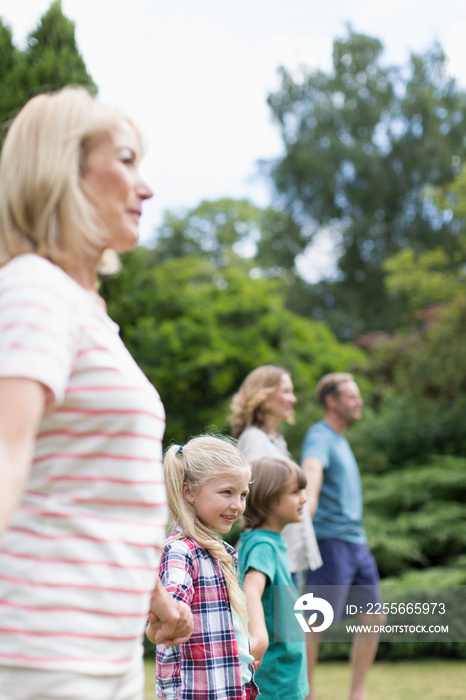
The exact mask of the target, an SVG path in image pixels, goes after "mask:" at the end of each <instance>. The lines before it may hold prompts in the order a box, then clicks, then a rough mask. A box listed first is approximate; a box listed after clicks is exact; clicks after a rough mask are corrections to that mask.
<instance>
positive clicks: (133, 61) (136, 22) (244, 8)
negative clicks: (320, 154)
mask: <svg viewBox="0 0 466 700" xmlns="http://www.w3.org/2000/svg"><path fill="white" fill-rule="evenodd" d="M49 5H50V1H49V0H0V17H1V18H2V20H3V21H4V22H5V23H6V24H8V25H9V26H10V27H11V28H12V29H13V34H14V40H15V43H16V45H18V46H21V45H23V44H24V41H25V39H26V36H27V33H28V32H29V31H32V30H33V29H34V28H35V27H36V25H37V23H38V21H39V18H40V16H41V15H42V14H43V13H44V12H45V11H46V10H47V8H48V7H49ZM62 7H63V12H64V13H65V15H66V16H67V17H68V18H69V19H71V20H73V21H74V22H75V24H76V37H77V41H78V46H79V49H80V51H81V53H82V55H83V58H84V60H85V62H86V65H87V68H88V70H89V72H90V74H91V75H92V77H93V79H94V81H95V82H96V83H97V85H98V87H99V96H100V99H101V100H102V101H104V102H108V103H112V104H118V105H120V106H122V107H123V108H124V109H125V110H126V111H127V112H128V113H129V114H130V115H131V116H132V117H133V118H134V119H135V120H136V122H137V123H138V124H139V125H140V126H141V128H142V130H143V132H144V134H145V135H146V138H147V141H148V145H149V151H148V154H147V156H146V158H145V160H144V163H143V174H144V176H145V177H146V179H147V181H148V182H149V184H150V186H151V187H152V188H153V190H154V191H155V193H156V194H155V197H154V199H152V200H151V201H150V202H148V203H146V204H145V210H144V216H143V221H142V225H141V234H142V240H143V241H148V240H149V238H150V235H151V232H152V231H153V230H154V228H155V227H156V226H157V225H158V224H159V223H160V221H161V219H162V214H163V211H164V209H167V208H169V209H178V208H185V207H193V206H195V205H196V204H197V203H198V202H200V201H201V200H202V199H217V198H219V197H223V196H231V197H250V198H251V199H252V200H253V201H255V202H256V203H257V204H259V205H265V204H268V203H269V202H270V198H269V197H270V194H269V191H268V188H267V186H266V184H265V183H263V182H261V181H260V179H259V178H258V176H257V167H256V163H257V160H258V159H259V158H270V157H273V156H275V155H277V154H279V153H280V140H279V137H278V132H277V129H276V128H275V127H274V126H273V125H272V123H271V120H270V115H269V111H268V108H267V106H266V103H265V98H266V95H267V93H268V91H270V90H272V89H274V88H276V87H277V85H278V81H277V77H276V69H277V66H278V65H280V64H284V65H286V66H287V67H288V68H294V67H297V66H298V65H299V64H300V63H305V64H307V65H309V66H311V67H314V68H316V67H321V68H324V69H328V68H329V67H330V64H331V50H332V42H333V40H334V39H335V38H336V37H342V36H345V34H346V25H347V24H348V23H350V24H351V26H352V28H353V29H354V30H355V31H357V32H364V33H366V34H370V35H372V36H375V37H378V38H379V39H381V40H382V42H383V44H384V46H385V57H386V59H385V60H386V62H387V63H405V62H406V61H407V59H408V57H409V53H410V51H415V52H419V51H423V50H425V49H427V48H428V47H429V46H431V45H432V43H433V42H434V41H436V40H438V41H439V42H440V43H441V45H442V47H443V49H444V50H445V52H446V54H447V56H448V58H449V69H450V72H451V73H452V75H454V76H455V77H456V78H457V80H458V81H459V82H460V84H462V85H463V86H465V87H466V39H465V37H466V2H465V0H385V1H384V0H380V1H379V2H377V1H376V0H327V1H326V2H322V0H62Z"/></svg>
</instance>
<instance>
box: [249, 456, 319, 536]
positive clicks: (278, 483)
mask: <svg viewBox="0 0 466 700" xmlns="http://www.w3.org/2000/svg"><path fill="white" fill-rule="evenodd" d="M251 467H252V482H251V485H250V491H249V496H248V500H247V503H246V510H245V511H244V516H243V517H244V521H245V524H246V527H252V528H256V527H260V526H261V525H262V524H263V523H264V522H265V521H266V520H267V517H268V516H269V515H270V514H271V513H272V512H273V508H274V506H275V505H277V503H278V501H279V499H280V496H281V495H282V494H283V493H284V492H285V491H286V489H287V488H288V486H289V485H290V483H292V482H294V481H295V482H296V484H297V486H298V488H299V489H304V488H305V487H306V477H305V475H304V472H303V470H302V469H301V467H299V466H298V465H297V464H296V462H293V461H292V460H291V459H277V458H275V457H261V459H255V460H254V461H253V462H251Z"/></svg>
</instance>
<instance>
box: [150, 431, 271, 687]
mask: <svg viewBox="0 0 466 700" xmlns="http://www.w3.org/2000/svg"><path fill="white" fill-rule="evenodd" d="M164 469H165V481H166V487H167V497H168V505H169V508H170V511H171V515H172V517H173V520H174V522H175V523H176V525H175V530H174V531H173V532H171V533H170V534H169V535H168V537H167V540H166V546H165V548H164V551H163V554H162V560H161V564H160V578H161V580H162V583H163V585H164V586H165V588H166V590H167V591H168V592H169V593H170V595H172V596H173V598H175V600H177V601H182V602H184V603H187V604H188V605H189V606H190V608H191V610H192V613H193V618H194V632H193V634H192V635H191V637H190V639H189V641H187V642H186V643H184V644H180V645H179V646H172V647H170V648H168V649H167V648H166V647H165V646H163V645H159V646H158V647H157V679H156V692H157V696H158V697H159V698H161V700H168V699H170V700H171V699H172V698H179V699H180V700H249V699H252V698H255V697H256V695H257V693H258V689H257V686H256V685H255V683H254V678H253V677H254V666H253V657H252V655H251V653H250V647H249V639H248V633H247V610H246V601H245V598H244V594H243V593H242V591H241V588H240V586H239V583H238V579H237V564H236V560H237V554H236V552H235V550H234V549H233V547H231V546H230V545H229V544H228V543H226V542H224V541H223V540H222V539H221V534H225V533H227V532H229V531H230V530H231V527H232V525H233V523H234V522H235V521H236V520H238V518H240V516H241V515H242V514H243V512H244V509H245V505H246V496H247V495H248V492H249V482H250V480H251V468H250V466H249V464H248V462H247V461H246V459H245V458H244V457H243V455H242V454H241V452H240V451H239V450H238V449H237V448H236V447H235V446H234V445H233V444H232V442H230V441H228V440H225V439H219V438H216V437H212V436H200V437H196V438H193V439H191V440H190V441H189V442H188V443H187V444H186V445H180V446H178V445H172V446H171V447H170V448H168V450H167V452H166V454H165V459H164Z"/></svg>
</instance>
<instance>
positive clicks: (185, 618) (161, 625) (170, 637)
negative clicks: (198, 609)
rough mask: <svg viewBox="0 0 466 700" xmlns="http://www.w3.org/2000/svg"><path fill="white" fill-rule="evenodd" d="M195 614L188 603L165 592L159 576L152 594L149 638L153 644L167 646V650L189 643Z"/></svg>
mask: <svg viewBox="0 0 466 700" xmlns="http://www.w3.org/2000/svg"><path fill="white" fill-rule="evenodd" d="M193 628H194V624H193V614H192V612H191V608H190V607H189V605H186V603H182V602H181V601H179V600H175V599H174V598H172V597H171V595H170V594H169V593H168V592H167V591H166V590H165V588H164V587H163V585H162V582H161V580H160V579H159V577H158V576H157V582H156V584H155V588H154V592H153V594H152V600H151V606H150V613H149V624H148V625H147V627H146V635H147V638H148V639H150V641H151V642H152V643H153V644H165V646H166V647H167V649H168V648H169V647H171V646H174V645H176V644H182V643H183V642H187V641H188V639H189V638H190V636H191V634H192V633H193Z"/></svg>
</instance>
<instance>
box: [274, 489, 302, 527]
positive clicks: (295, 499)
mask: <svg viewBox="0 0 466 700" xmlns="http://www.w3.org/2000/svg"><path fill="white" fill-rule="evenodd" d="M305 503H306V492H305V491H304V489H300V488H299V487H298V483H297V481H296V480H294V479H293V480H292V481H290V482H289V484H288V486H287V487H286V489H285V491H284V492H283V493H282V494H281V496H280V497H279V499H278V501H277V503H276V504H275V505H274V506H273V507H272V512H271V513H270V515H269V517H268V518H267V523H266V526H267V527H270V529H272V530H275V531H277V532H280V531H281V530H282V529H283V528H284V527H285V525H288V524H289V523H297V522H299V521H300V520H302V518H303V509H304V504H305Z"/></svg>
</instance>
